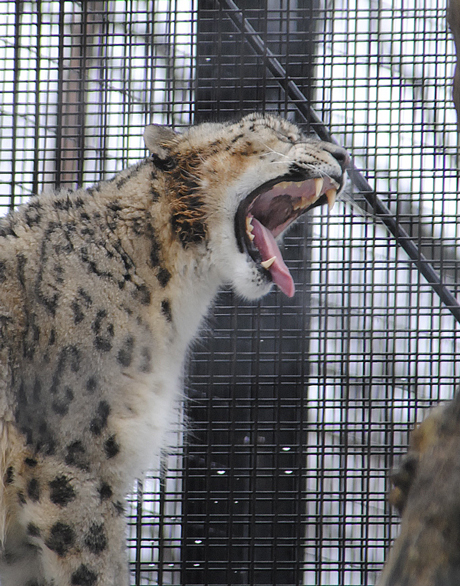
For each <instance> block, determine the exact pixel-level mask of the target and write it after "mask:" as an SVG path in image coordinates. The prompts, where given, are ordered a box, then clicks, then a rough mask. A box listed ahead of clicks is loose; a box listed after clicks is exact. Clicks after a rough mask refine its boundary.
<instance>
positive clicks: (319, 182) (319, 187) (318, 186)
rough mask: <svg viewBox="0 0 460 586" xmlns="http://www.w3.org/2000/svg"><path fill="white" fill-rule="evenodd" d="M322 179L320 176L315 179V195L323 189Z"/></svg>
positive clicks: (319, 193)
mask: <svg viewBox="0 0 460 586" xmlns="http://www.w3.org/2000/svg"><path fill="white" fill-rule="evenodd" d="M323 183H324V179H323V178H322V177H318V178H317V179H315V190H316V197H319V196H320V195H321V190H322V189H323Z"/></svg>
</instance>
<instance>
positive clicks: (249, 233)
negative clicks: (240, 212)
mask: <svg viewBox="0 0 460 586" xmlns="http://www.w3.org/2000/svg"><path fill="white" fill-rule="evenodd" d="M246 234H247V235H248V238H249V240H251V241H252V240H254V238H255V236H254V234H251V232H246Z"/></svg>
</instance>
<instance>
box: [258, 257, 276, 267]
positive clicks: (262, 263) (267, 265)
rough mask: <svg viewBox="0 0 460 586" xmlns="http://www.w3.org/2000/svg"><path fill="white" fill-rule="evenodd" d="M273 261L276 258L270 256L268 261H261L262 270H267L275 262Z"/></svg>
mask: <svg viewBox="0 0 460 586" xmlns="http://www.w3.org/2000/svg"><path fill="white" fill-rule="evenodd" d="M275 260H276V256H272V257H271V258H269V259H268V260H264V261H262V262H261V263H260V264H261V265H262V266H263V267H264V269H269V268H270V267H271V266H272V264H273V263H274V262H275Z"/></svg>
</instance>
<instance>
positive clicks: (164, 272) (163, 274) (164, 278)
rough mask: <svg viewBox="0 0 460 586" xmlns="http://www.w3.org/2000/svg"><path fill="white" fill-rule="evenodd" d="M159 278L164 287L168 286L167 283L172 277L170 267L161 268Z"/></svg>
mask: <svg viewBox="0 0 460 586" xmlns="http://www.w3.org/2000/svg"><path fill="white" fill-rule="evenodd" d="M157 279H158V282H159V283H160V285H161V286H162V287H166V285H167V284H168V283H169V280H170V279H171V273H170V272H169V271H168V269H160V270H159V271H158V275H157Z"/></svg>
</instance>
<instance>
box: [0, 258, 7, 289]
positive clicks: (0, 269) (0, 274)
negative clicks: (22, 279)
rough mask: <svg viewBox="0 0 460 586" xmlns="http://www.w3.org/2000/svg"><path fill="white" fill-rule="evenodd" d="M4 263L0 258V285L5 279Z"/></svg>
mask: <svg viewBox="0 0 460 586" xmlns="http://www.w3.org/2000/svg"><path fill="white" fill-rule="evenodd" d="M6 279H7V277H6V263H5V261H3V260H0V285H1V284H2V283H4V282H5V281H6Z"/></svg>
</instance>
